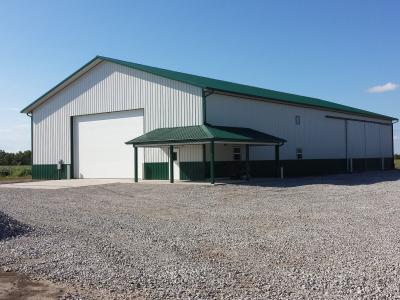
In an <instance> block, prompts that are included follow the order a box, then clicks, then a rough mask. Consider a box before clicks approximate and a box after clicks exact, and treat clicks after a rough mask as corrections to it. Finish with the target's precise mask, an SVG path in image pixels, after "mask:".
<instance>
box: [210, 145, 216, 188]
mask: <svg viewBox="0 0 400 300" xmlns="http://www.w3.org/2000/svg"><path fill="white" fill-rule="evenodd" d="M214 155H215V149H214V141H211V143H210V183H211V184H214V183H215V177H214V159H215V156H214Z"/></svg>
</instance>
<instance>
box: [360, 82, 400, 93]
mask: <svg viewBox="0 0 400 300" xmlns="http://www.w3.org/2000/svg"><path fill="white" fill-rule="evenodd" d="M398 87H399V85H398V84H397V83H393V82H388V83H385V84H383V85H376V86H373V87H370V88H369V89H368V90H367V92H368V93H385V92H390V91H394V90H395V89H397V88H398Z"/></svg>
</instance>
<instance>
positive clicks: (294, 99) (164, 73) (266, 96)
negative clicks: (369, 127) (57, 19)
mask: <svg viewBox="0 0 400 300" xmlns="http://www.w3.org/2000/svg"><path fill="white" fill-rule="evenodd" d="M96 60H102V61H107V62H112V63H115V64H119V65H122V66H125V67H128V68H133V69H137V70H141V71H144V72H147V73H150V74H154V75H157V76H161V77H164V78H168V79H171V80H175V81H179V82H183V83H186V84H190V85H192V86H196V87H199V88H201V89H208V90H211V91H217V92H218V91H219V92H222V93H230V94H234V95H238V96H246V97H253V98H259V99H260V100H263V101H267V102H271V101H278V102H282V103H284V104H293V105H300V106H306V107H317V108H323V109H326V110H331V111H339V112H346V113H350V114H355V115H362V116H367V117H374V118H379V119H385V120H397V118H393V117H390V116H386V115H382V114H377V113H373V112H370V111H367V110H363V109H358V108H355V107H351V106H347V105H342V104H338V103H335V102H331V101H326V100H322V99H318V98H312V97H305V96H300V95H295V94H289V93H283V92H278V91H274V90H269V89H264V88H259V87H254V86H249V85H244V84H238V83H233V82H228V81H223V80H217V79H213V78H207V77H203V76H197V75H192V74H187V73H182V72H176V71H171V70H166V69H161V68H155V67H150V66H146V65H141V64H136V63H132V62H127V61H122V60H118V59H113V58H109V57H104V56H96V57H95V58H93V59H92V60H91V61H89V62H88V63H87V64H85V65H84V66H83V67H81V68H80V69H79V70H78V71H76V72H74V73H73V74H72V75H70V76H69V77H67V78H66V79H64V80H63V81H62V82H61V83H59V84H58V85H56V86H55V87H54V88H52V89H51V90H49V91H48V92H47V93H45V94H44V95H42V96H41V97H39V98H38V99H37V100H35V101H34V102H32V103H31V104H29V105H28V106H27V107H25V108H24V109H23V110H22V111H21V112H23V113H26V112H30V111H32V110H33V109H34V108H35V106H37V105H40V101H41V100H42V99H43V98H45V97H46V96H48V95H49V94H50V93H52V92H56V89H58V88H60V87H61V86H62V85H63V84H64V83H66V82H67V81H69V80H72V79H73V77H74V76H75V75H79V74H78V73H80V72H82V71H83V70H84V69H85V68H87V67H89V65H90V64H93V63H94V62H95V61H96Z"/></svg>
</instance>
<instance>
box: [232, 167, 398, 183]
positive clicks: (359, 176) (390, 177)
mask: <svg viewBox="0 0 400 300" xmlns="http://www.w3.org/2000/svg"><path fill="white" fill-rule="evenodd" d="M397 180H400V170H390V171H374V172H364V173H353V174H337V175H326V176H313V177H296V178H284V179H276V178H253V179H250V181H249V182H242V181H241V182H238V183H234V182H231V183H229V184H237V185H245V186H260V187H296V186H305V185H315V184H332V185H344V186H355V185H368V184H375V183H380V182H390V181H397Z"/></svg>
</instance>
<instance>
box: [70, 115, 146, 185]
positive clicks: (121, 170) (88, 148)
mask: <svg viewBox="0 0 400 300" xmlns="http://www.w3.org/2000/svg"><path fill="white" fill-rule="evenodd" d="M73 130H74V177H75V178H133V176H134V151H133V149H132V146H128V145H125V142H126V141H128V140H130V139H132V138H135V137H137V136H139V135H141V134H143V111H142V110H134V111H123V112H113V113H105V114H95V115H87V116H77V117H74V129H73ZM138 154H139V155H138V159H139V165H142V161H143V151H142V149H139V153H138ZM141 171H142V170H141V168H139V177H141Z"/></svg>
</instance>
